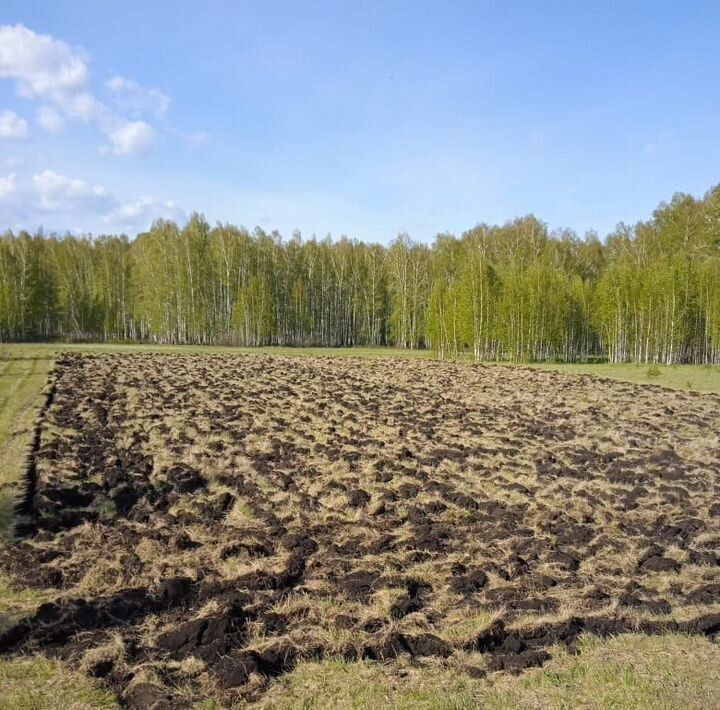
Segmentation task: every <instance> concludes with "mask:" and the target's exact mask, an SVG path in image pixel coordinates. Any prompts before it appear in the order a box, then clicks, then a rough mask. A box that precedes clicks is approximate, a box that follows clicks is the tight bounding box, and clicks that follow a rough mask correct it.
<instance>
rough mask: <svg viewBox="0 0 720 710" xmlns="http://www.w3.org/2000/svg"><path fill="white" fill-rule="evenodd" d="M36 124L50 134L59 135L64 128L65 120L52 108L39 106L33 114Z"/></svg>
mask: <svg viewBox="0 0 720 710" xmlns="http://www.w3.org/2000/svg"><path fill="white" fill-rule="evenodd" d="M35 116H36V118H37V122H38V123H39V124H40V125H41V126H42V127H43V128H44V129H45V130H46V131H50V133H60V131H62V129H63V128H65V119H64V118H63V117H62V115H61V114H60V112H59V111H58V110H57V109H54V108H53V107H52V106H40V108H38V110H37V111H36V112H35Z"/></svg>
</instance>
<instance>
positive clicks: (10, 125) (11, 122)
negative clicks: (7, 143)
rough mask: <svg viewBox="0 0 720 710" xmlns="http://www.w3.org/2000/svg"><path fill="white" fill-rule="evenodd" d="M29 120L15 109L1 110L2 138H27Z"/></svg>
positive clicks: (0, 132)
mask: <svg viewBox="0 0 720 710" xmlns="http://www.w3.org/2000/svg"><path fill="white" fill-rule="evenodd" d="M27 129H28V127H27V121H26V120H25V119H24V118H20V116H18V115H17V114H16V113H15V111H0V138H25V136H26V135H27Z"/></svg>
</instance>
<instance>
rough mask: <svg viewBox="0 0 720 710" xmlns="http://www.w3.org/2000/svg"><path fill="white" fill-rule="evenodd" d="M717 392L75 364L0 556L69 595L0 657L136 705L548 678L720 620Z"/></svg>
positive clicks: (176, 361)
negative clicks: (405, 675)
mask: <svg viewBox="0 0 720 710" xmlns="http://www.w3.org/2000/svg"><path fill="white" fill-rule="evenodd" d="M719 413H720V397H719V396H715V395H699V394H695V393H691V392H682V391H671V390H663V389H660V388H650V387H642V386H638V385H633V384H627V383H622V382H615V381H610V380H601V379H597V378H593V377H589V376H580V375H571V374H566V373H558V372H550V371H540V370H531V369H521V368H503V367H483V366H470V365H455V364H448V363H440V362H433V361H424V360H368V359H359V358H358V359H356V358H343V359H332V358H292V357H276V356H258V355H253V356H230V355H216V356H204V355H203V356H178V355H151V354H139V355H132V354H131V355H120V356H118V355H114V356H106V355H101V356H81V355H66V356H64V357H62V358H60V360H59V361H58V363H57V366H56V368H55V370H54V371H53V373H52V374H51V387H50V390H49V406H48V407H47V408H46V410H45V411H44V413H43V417H44V419H43V424H42V428H41V436H40V437H39V439H38V440H37V441H36V450H35V454H34V457H33V459H32V462H31V463H32V465H31V467H30V468H31V471H30V474H31V479H32V478H34V479H35V480H31V481H30V483H29V490H28V494H27V496H26V497H25V500H23V501H22V503H21V506H20V507H21V512H22V513H23V514H24V518H23V520H22V524H21V525H19V527H18V533H19V534H20V535H21V536H22V537H23V538H24V541H23V542H21V543H19V544H18V545H16V546H14V547H13V548H12V549H11V550H10V551H9V552H6V553H4V554H5V559H2V560H0V565H1V566H3V567H4V568H5V569H8V570H10V572H11V573H12V575H13V578H14V580H15V583H16V584H17V585H18V586H20V587H37V588H46V587H48V586H51V587H55V588H56V589H57V600H56V601H55V602H53V603H47V604H44V605H42V606H41V607H40V608H39V609H38V612H37V614H35V615H34V616H31V617H29V618H27V619H25V620H22V621H20V622H19V623H17V624H16V625H14V626H12V627H11V628H10V629H8V630H7V631H6V632H5V633H4V634H3V635H2V636H0V651H2V652H3V653H5V654H10V653H30V652H35V651H39V652H42V653H43V654H45V655H49V656H52V657H58V658H61V659H63V660H68V661H70V663H71V664H72V665H73V666H75V667H79V668H81V669H82V670H83V671H84V672H86V673H88V674H89V675H92V676H94V677H98V678H102V679H103V681H104V682H106V683H107V684H108V685H109V686H110V687H111V688H113V689H114V690H115V691H116V692H117V693H118V695H119V696H120V697H121V698H122V699H123V701H124V702H125V703H127V704H128V705H130V706H136V707H149V706H152V705H153V704H155V707H158V708H160V707H173V708H181V707H185V706H189V705H191V704H192V702H194V701H197V700H198V699H200V698H204V697H208V696H212V697H216V698H219V699H220V700H221V702H222V703H223V705H228V704H232V703H233V702H241V701H244V700H249V701H252V700H258V699H261V698H262V696H263V694H264V693H265V692H267V690H268V688H269V687H270V686H271V684H272V683H273V682H274V680H273V679H275V678H277V677H278V676H281V675H283V674H285V673H287V672H288V671H289V670H291V669H292V668H293V666H294V665H295V664H296V663H297V662H298V661H300V660H304V659H323V658H330V657H336V656H339V657H342V658H345V659H348V660H351V661H354V660H360V659H374V660H383V661H388V662H389V663H390V667H391V668H392V664H394V663H396V661H395V660H394V659H397V658H399V657H402V658H406V657H408V656H410V657H413V658H414V659H416V661H417V663H419V664H422V663H426V662H436V661H437V659H438V658H442V659H444V661H443V663H446V664H448V665H450V666H453V665H454V666H455V667H457V668H458V669H461V670H463V671H464V672H466V673H470V674H471V675H482V674H485V673H489V672H494V671H506V672H517V671H521V670H522V669H524V668H528V667H531V666H537V665H541V664H543V663H544V662H545V661H547V660H548V659H549V657H550V652H549V649H550V648H551V647H552V646H553V644H557V643H562V644H567V645H569V646H571V647H572V646H573V644H574V643H576V641H577V639H578V637H579V636H580V634H581V633H583V632H590V633H594V634H599V635H609V634H617V633H621V632H624V631H640V632H645V633H651V634H652V633H662V632H666V631H684V632H688V633H695V634H703V635H706V636H709V637H710V638H711V639H716V638H717V635H718V634H719V633H720V566H719V562H720V556H719V553H720V441H719V439H718V433H717V432H718V430H717V423H718V420H719V417H718V414H719Z"/></svg>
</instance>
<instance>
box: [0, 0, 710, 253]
mask: <svg viewBox="0 0 720 710" xmlns="http://www.w3.org/2000/svg"><path fill="white" fill-rule="evenodd" d="M719 36H720V4H719V3H717V2H693V1H691V0H685V1H683V2H681V1H679V0H678V1H676V2H666V1H663V0H654V1H652V2H640V1H639V0H624V1H623V2H611V1H610V0H605V1H604V2H595V1H593V0H588V1H583V2H556V1H552V0H544V1H542V2H540V1H534V2H533V1H530V0H527V1H526V2H512V1H508V2H499V1H498V2H483V1H481V0H476V1H475V2H454V1H453V0H444V1H438V2H423V1H422V0H415V1H412V2H404V1H400V0H385V1H384V2H380V1H378V2H364V1H363V0H354V1H352V2H350V1H349V0H335V1H334V2H332V1H328V2H326V1H325V0H313V1H312V2H304V1H303V0H297V1H293V2H275V1H273V0H263V1H258V2H254V1H250V0H248V1H245V2H219V1H216V0H203V2H185V1H183V0H175V1H174V2H160V1H153V2H151V3H150V2H147V0H145V1H144V2H136V1H135V0H123V2H114V1H113V0H107V1H104V2H97V0H72V2H71V1H69V0H65V1H61V0H58V1H57V2H52V3H48V2H46V1H44V0H43V1H42V2H38V1H34V0H22V1H17V0H3V2H2V4H1V5H0V230H3V229H6V228H11V229H13V230H18V229H20V228H28V229H31V230H35V229H37V228H38V227H41V226H42V227H43V229H44V230H45V231H46V232H53V231H55V232H58V233H64V232H65V231H72V232H83V233H87V232H90V233H93V234H101V233H119V232H124V233H126V234H128V235H130V236H134V235H135V234H136V233H137V232H139V231H142V230H145V229H147V228H148V227H149V226H150V224H151V223H152V221H153V220H154V219H156V218H158V217H166V218H171V219H176V220H178V221H180V222H182V221H183V220H184V219H186V218H187V216H188V215H189V214H191V213H192V212H194V211H197V212H201V213H203V214H204V215H205V217H206V218H207V219H208V221H209V222H210V223H211V224H214V223H215V222H218V221H220V222H231V223H234V224H237V225H243V226H245V227H247V228H249V229H253V228H254V227H256V226H260V227H262V228H263V229H264V230H266V231H271V230H273V229H277V230H278V231H280V233H281V234H283V235H284V236H287V237H289V236H290V235H291V234H292V232H293V230H296V229H297V230H300V232H301V233H302V234H303V236H305V237H310V236H312V235H313V234H314V235H317V236H318V237H324V236H326V235H327V234H331V235H332V236H333V237H334V238H338V237H340V236H341V235H343V234H345V235H348V236H350V237H353V238H357V239H362V240H366V241H373V242H380V243H388V242H389V241H391V240H392V239H393V238H394V237H395V236H396V235H397V234H398V233H399V232H407V233H408V234H410V235H411V236H412V237H413V238H415V239H417V240H420V241H424V242H428V243H429V242H431V241H432V239H433V237H434V236H435V235H436V234H438V233H440V232H451V233H455V234H460V233H461V232H462V231H463V230H465V229H469V228H471V227H473V226H474V225H476V224H478V223H481V222H484V223H490V224H496V223H497V224H500V223H503V222H505V221H507V220H509V219H512V218H514V217H519V216H522V215H525V214H530V213H533V214H535V215H536V216H537V217H539V218H540V219H542V220H543V221H544V222H546V223H547V224H548V226H549V228H550V229H556V228H570V229H573V230H575V231H576V232H577V233H578V234H580V235H582V234H584V233H585V232H586V231H588V230H591V229H594V230H596V231H597V232H598V233H599V234H600V235H601V236H604V235H606V234H607V233H609V232H610V231H612V230H613V229H614V228H615V226H616V225H617V224H618V223H619V222H621V221H622V222H625V223H634V222H636V221H638V220H641V219H647V218H649V217H650V215H651V214H652V210H653V209H655V208H656V207H657V206H658V204H659V203H660V202H661V201H663V200H669V199H671V197H672V195H673V194H674V193H676V192H688V193H691V194H693V195H696V196H702V195H703V194H704V193H705V192H706V190H708V189H709V188H710V187H712V186H714V185H716V184H717V183H718V182H720V43H718V39H717V38H718V37H719Z"/></svg>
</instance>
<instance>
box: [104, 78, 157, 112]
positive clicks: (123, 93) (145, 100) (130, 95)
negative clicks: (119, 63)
mask: <svg viewBox="0 0 720 710" xmlns="http://www.w3.org/2000/svg"><path fill="white" fill-rule="evenodd" d="M105 86H106V87H107V88H108V89H109V90H110V91H111V92H112V94H113V101H114V102H115V103H116V104H117V106H119V107H120V108H121V109H122V110H124V111H127V112H128V113H130V114H131V115H132V116H134V117H136V118H137V117H139V116H143V115H145V114H150V115H153V116H155V117H157V118H162V117H163V116H164V115H165V113H166V112H167V110H168V108H169V107H170V97H169V96H168V95H167V94H166V93H164V92H162V91H160V89H149V88H147V87H145V86H141V85H140V84H138V83H137V82H136V81H133V80H132V79H126V78H125V77H122V76H114V77H113V78H112V79H110V80H108V81H107V82H106V83H105Z"/></svg>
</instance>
